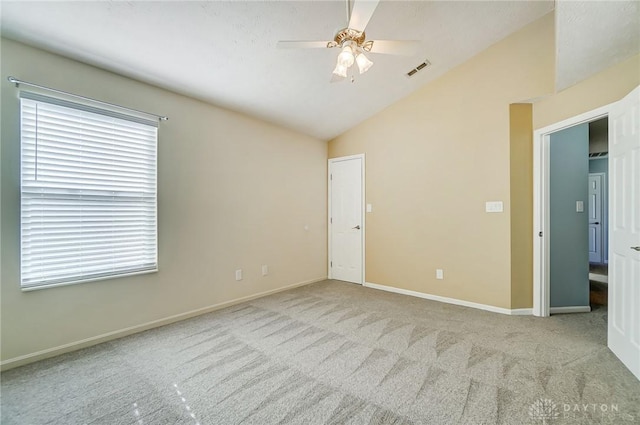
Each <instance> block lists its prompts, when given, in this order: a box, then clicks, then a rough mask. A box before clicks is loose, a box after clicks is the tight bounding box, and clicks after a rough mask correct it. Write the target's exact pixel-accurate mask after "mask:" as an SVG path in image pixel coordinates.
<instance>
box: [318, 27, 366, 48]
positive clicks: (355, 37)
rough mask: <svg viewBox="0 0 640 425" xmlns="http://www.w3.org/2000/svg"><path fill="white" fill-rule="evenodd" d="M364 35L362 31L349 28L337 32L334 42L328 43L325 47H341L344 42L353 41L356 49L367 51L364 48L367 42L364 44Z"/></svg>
mask: <svg viewBox="0 0 640 425" xmlns="http://www.w3.org/2000/svg"><path fill="white" fill-rule="evenodd" d="M366 37H367V36H366V34H365V32H364V31H362V32H361V31H357V30H354V29H351V28H344V29H341V30H340V31H338V33H337V34H336V36H335V37H334V38H333V40H334V41H332V42H329V43H328V45H327V47H338V46H342V45H343V44H344V43H345V42H346V41H353V42H354V43H355V44H356V45H357V46H358V47H361V48H363V49H365V50H368V49H367V48H366V47H367V45H368V44H369V42H366V43H365V39H366Z"/></svg>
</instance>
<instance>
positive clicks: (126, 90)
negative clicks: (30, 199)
mask: <svg viewBox="0 0 640 425" xmlns="http://www.w3.org/2000/svg"><path fill="white" fill-rule="evenodd" d="M1 47H2V78H3V81H2V82H0V87H1V89H2V115H1V119H2V134H1V135H2V180H1V181H2V198H1V200H2V223H1V224H2V227H1V229H2V241H1V242H2V263H1V264H2V269H1V279H2V282H1V297H2V300H1V302H2V304H1V308H2V312H1V315H2V316H1V318H2V329H1V331H2V354H1V358H2V360H3V361H4V362H5V363H6V361H7V360H11V359H14V358H16V357H19V356H24V355H29V354H31V353H35V352H38V351H40V350H47V349H50V348H53V347H58V346H61V345H64V344H72V343H74V342H77V341H80V340H83V339H85V338H92V337H95V336H97V335H102V334H105V333H109V332H114V331H117V330H120V329H124V328H127V327H131V326H136V325H140V324H143V323H147V322H150V321H154V320H158V319H162V318H166V317H169V316H173V315H178V314H181V313H185V312H189V311H192V310H195V309H200V308H203V307H207V306H211V305H215V304H218V303H224V302H226V301H230V300H235V299H238V298H241V297H246V296H251V295H253V294H257V293H262V292H265V291H270V290H276V289H278V288H283V287H286V286H288V285H293V284H297V283H302V282H307V281H310V280H314V279H320V278H324V277H326V160H327V146H326V143H325V142H322V141H319V140H315V139H313V138H310V137H307V136H304V135H301V134H298V133H295V132H292V131H289V130H285V129H283V128H279V127H276V126H273V125H271V124H267V123H264V122H262V121H258V120H254V119H251V118H248V117H246V116H242V115H240V114H237V113H233V112H230V111H226V110H223V109H220V108H216V107H213V106H211V105H208V104H205V103H202V102H199V101H196V100H193V99H190V98H187V97H184V96H180V95H177V94H174V93H171V92H168V91H165V90H162V89H159V88H155V87H152V86H149V85H146V84H142V83H139V82H136V81H133V80H130V79H127V78H124V77H121V76H118V75H115V74H112V73H109V72H106V71H102V70H99V69H96V68H93V67H90V66H87V65H84V64H80V63H78V62H74V61H72V60H68V59H65V58H62V57H60V56H56V55H52V54H48V53H45V52H43V51H40V50H36V49H33V48H30V47H26V46H24V45H21V44H18V43H15V42H12V41H8V40H2V45H1ZM8 75H14V76H16V77H19V78H21V79H24V80H26V81H33V82H37V83H39V84H43V85H47V86H52V87H56V88H59V89H62V90H66V91H70V92H75V93H79V94H83V95H85V96H90V97H95V98H98V99H102V100H105V101H109V102H114V103H118V104H122V105H126V106H130V107H133V108H137V109H141V110H147V111H152V112H157V113H161V114H166V115H168V116H169V117H170V119H169V121H167V122H163V123H161V124H160V132H159V175H158V187H159V194H158V203H159V212H158V215H159V268H160V271H159V272H158V273H154V274H148V275H143V276H137V277H130V278H121V279H113V280H107V281H100V282H94V283H87V284H80V285H74V286H66V287H59V288H52V289H45V290H39V291H33V292H21V291H20V288H19V287H20V282H19V208H20V207H19V201H20V196H19V162H18V161H19V131H18V130H19V128H18V123H19V115H18V99H17V97H16V95H17V90H16V89H15V88H14V87H13V86H12V85H10V84H9V83H7V82H6V81H4V78H6V76H8ZM305 225H308V226H309V230H308V231H305V228H304V227H305ZM262 264H268V265H269V268H270V275H269V276H267V277H262V276H261V265H262ZM238 268H242V269H243V270H244V280H243V281H241V282H236V281H235V280H234V271H235V269H238Z"/></svg>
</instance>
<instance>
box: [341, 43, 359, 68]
mask: <svg viewBox="0 0 640 425" xmlns="http://www.w3.org/2000/svg"><path fill="white" fill-rule="evenodd" d="M354 60H355V58H354V57H353V49H352V48H351V46H350V45H349V44H347V45H345V46H344V47H343V48H342V52H340V54H339V55H338V65H341V66H344V67H345V68H349V67H350V66H351V65H353V62H354Z"/></svg>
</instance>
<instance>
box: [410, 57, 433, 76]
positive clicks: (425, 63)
mask: <svg viewBox="0 0 640 425" xmlns="http://www.w3.org/2000/svg"><path fill="white" fill-rule="evenodd" d="M429 65H431V62H429V61H428V60H425V61H424V62H422V63H421V64H420V65H418V66H416V67H415V68H413V69H412V70H411V71H409V72H407V77H413V76H414V75H416V74H417V73H418V71H422V70H423V69H425V68H426V67H428V66H429Z"/></svg>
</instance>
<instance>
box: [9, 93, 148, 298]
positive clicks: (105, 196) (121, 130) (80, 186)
mask: <svg viewBox="0 0 640 425" xmlns="http://www.w3.org/2000/svg"><path fill="white" fill-rule="evenodd" d="M20 110H21V166H22V169H21V186H20V187H21V222H20V223H21V285H22V288H23V289H33V288H38V287H43V286H55V285H61V284H69V283H77V282H82V281H88V280H97V279H105V278H109V277H117V276H123V275H129V274H137V273H145V272H151V271H157V267H158V262H157V202H156V167H157V156H156V150H157V140H158V124H157V121H151V120H146V119H142V118H139V117H136V116H129V115H124V114H121V113H117V112H112V111H108V110H103V109H98V108H94V107H91V106H87V105H81V104H77V103H72V102H68V101H66V100H62V99H54V98H50V97H46V96H42V95H39V94H34V93H29V92H21V93H20Z"/></svg>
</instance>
